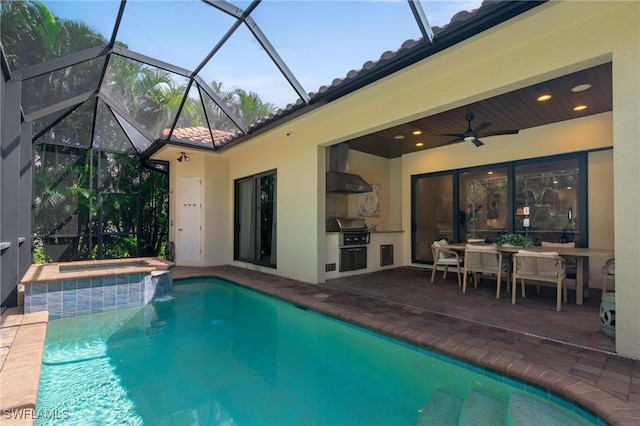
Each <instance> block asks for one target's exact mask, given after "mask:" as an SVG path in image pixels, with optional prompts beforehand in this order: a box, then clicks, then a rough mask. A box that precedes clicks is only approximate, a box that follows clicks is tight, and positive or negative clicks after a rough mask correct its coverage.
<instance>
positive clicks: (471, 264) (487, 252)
mask: <svg viewBox="0 0 640 426" xmlns="http://www.w3.org/2000/svg"><path fill="white" fill-rule="evenodd" d="M470 274H473V283H474V286H475V287H477V286H478V274H488V275H495V277H496V299H499V298H500V287H501V285H502V277H504V278H505V279H506V282H507V289H508V288H509V265H508V263H506V262H504V261H503V259H502V253H501V252H499V251H498V249H497V247H496V246H495V245H479V244H467V246H466V249H465V251H464V278H463V280H462V283H463V284H462V292H463V293H466V292H467V278H468V276H469V275H470ZM503 274H504V275H503Z"/></svg>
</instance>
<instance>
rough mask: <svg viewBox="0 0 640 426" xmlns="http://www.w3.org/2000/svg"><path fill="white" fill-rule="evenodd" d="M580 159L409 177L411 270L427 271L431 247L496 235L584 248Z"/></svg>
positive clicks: (582, 156)
mask: <svg viewBox="0 0 640 426" xmlns="http://www.w3.org/2000/svg"><path fill="white" fill-rule="evenodd" d="M586 182H587V155H586V153H578V154H569V155H562V156H554V157H545V158H536V159H531V160H521V161H514V162H510V163H502V164H493V165H487V166H482V167H475V168H472V169H460V170H453V171H448V172H438V173H431V174H425V175H416V176H413V177H412V180H411V183H412V200H411V202H412V230H413V232H412V235H411V238H412V248H413V253H412V262H415V263H430V262H431V261H432V260H433V259H432V255H431V248H430V247H431V243H433V241H435V240H439V239H442V238H445V239H446V240H447V241H449V242H463V241H468V240H470V239H483V240H485V241H486V242H488V243H493V242H496V241H497V240H498V237H499V236H500V235H501V234H503V233H507V232H508V233H511V232H515V233H519V234H526V235H527V236H529V237H531V239H532V240H533V241H534V243H535V244H540V243H541V242H542V241H549V242H572V241H575V243H576V245H577V246H578V247H586V246H587V245H588V235H587V234H588V228H587V224H588V221H587V220H586V217H585V216H586V212H587V210H588V209H587V194H586V193H585V190H586Z"/></svg>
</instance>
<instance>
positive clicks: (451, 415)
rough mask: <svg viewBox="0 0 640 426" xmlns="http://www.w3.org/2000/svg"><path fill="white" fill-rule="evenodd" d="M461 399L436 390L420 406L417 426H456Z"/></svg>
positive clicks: (449, 393) (445, 391) (444, 391)
mask: <svg viewBox="0 0 640 426" xmlns="http://www.w3.org/2000/svg"><path fill="white" fill-rule="evenodd" d="M462 403H463V400H462V398H460V397H458V396H456V395H454V394H452V393H451V392H449V391H447V390H444V389H437V390H436V391H435V392H434V393H433V395H432V396H431V398H429V400H428V401H427V402H426V403H425V404H424V406H422V410H421V414H420V418H419V419H418V423H417V424H418V426H432V425H438V426H457V425H458V418H459V417H458V416H459V413H460V410H461V409H462Z"/></svg>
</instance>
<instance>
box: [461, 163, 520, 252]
mask: <svg viewBox="0 0 640 426" xmlns="http://www.w3.org/2000/svg"><path fill="white" fill-rule="evenodd" d="M508 183H509V179H508V178H507V169H506V168H497V169H494V168H491V169H475V170H470V171H465V172H463V173H461V174H460V221H459V225H460V240H463V241H469V240H478V239H480V240H485V241H486V242H488V243H492V242H495V241H496V240H497V239H498V237H499V236H500V234H502V233H504V232H506V231H507V229H508V228H509V220H508V217H509V209H508V205H509V196H508V195H509V190H508Z"/></svg>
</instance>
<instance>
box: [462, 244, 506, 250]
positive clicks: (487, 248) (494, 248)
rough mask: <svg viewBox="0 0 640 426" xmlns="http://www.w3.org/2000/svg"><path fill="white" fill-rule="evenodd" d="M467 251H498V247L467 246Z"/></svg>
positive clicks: (486, 245) (483, 245) (489, 245)
mask: <svg viewBox="0 0 640 426" xmlns="http://www.w3.org/2000/svg"><path fill="white" fill-rule="evenodd" d="M466 250H472V251H473V250H486V251H498V247H497V246H495V245H493V244H467V246H466Z"/></svg>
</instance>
